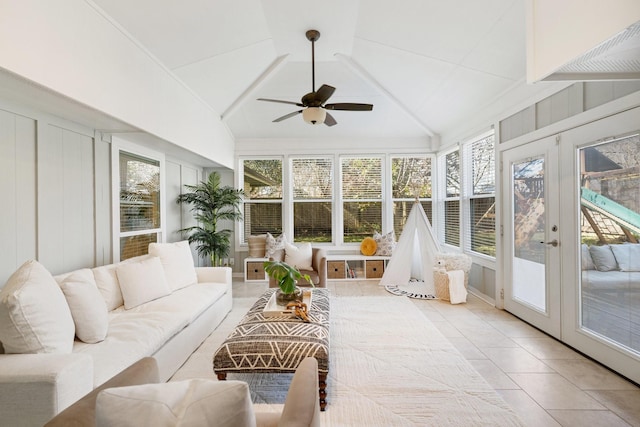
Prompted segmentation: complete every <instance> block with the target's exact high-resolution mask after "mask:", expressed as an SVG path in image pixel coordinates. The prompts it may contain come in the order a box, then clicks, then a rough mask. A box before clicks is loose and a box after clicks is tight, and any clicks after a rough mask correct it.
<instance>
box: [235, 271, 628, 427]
mask: <svg viewBox="0 0 640 427" xmlns="http://www.w3.org/2000/svg"><path fill="white" fill-rule="evenodd" d="M328 287H329V288H330V289H331V291H332V293H333V294H334V295H341V296H358V295H389V294H388V293H387V292H386V291H385V290H384V288H383V287H380V286H379V285H378V284H377V283H376V282H371V281H362V282H339V281H330V282H329V284H328ZM233 288H234V289H233V292H234V298H250V297H257V296H259V295H261V294H262V292H263V291H264V290H265V289H266V284H264V283H256V282H254V283H244V282H242V281H237V282H234V284H233ZM412 301H413V302H414V304H416V306H417V307H418V308H419V309H420V310H421V311H422V312H423V313H424V315H425V316H426V317H427V318H428V319H429V320H431V322H433V323H434V324H435V325H436V326H437V327H438V329H439V330H440V331H441V332H442V334H443V335H444V336H446V337H447V338H449V340H450V341H451V343H453V345H454V346H456V348H458V350H460V352H461V353H462V354H463V355H464V356H465V357H466V358H467V360H469V362H470V363H471V364H472V365H473V366H474V367H475V369H476V370H477V371H478V372H479V373H480V374H481V375H482V376H483V377H484V378H485V379H486V380H487V382H488V383H489V384H490V385H491V386H493V388H494V389H495V390H496V391H497V392H498V393H499V394H500V395H501V396H502V397H503V398H504V400H505V401H506V402H507V403H508V404H509V405H511V407H512V408H513V409H514V410H515V411H516V412H517V413H518V414H519V415H520V417H521V419H522V420H523V421H524V422H525V424H526V425H528V426H535V427H542V426H585V425H589V426H592V427H595V426H607V427H612V426H638V427H640V387H637V386H636V385H634V384H633V383H631V382H629V381H627V380H625V379H624V378H622V377H620V376H618V375H616V374H615V373H612V372H611V371H609V370H608V369H606V368H604V367H602V366H601V365H599V364H598V363H595V362H593V361H592V360H590V359H588V358H586V357H584V356H582V355H581V354H579V353H577V352H575V351H573V350H571V349H570V348H569V347H567V346H565V345H564V344H562V343H560V342H558V341H556V340H554V339H553V338H550V337H548V336H547V335H545V334H544V333H542V332H540V331H538V330H537V329H535V328H533V327H531V326H530V325H528V324H526V323H524V322H522V321H520V320H519V319H517V318H516V317H514V316H512V315H511V314H509V313H507V312H505V311H502V310H497V309H495V308H494V307H493V306H491V305H489V304H487V303H486V302H484V301H482V300H481V299H479V298H476V297H474V296H472V295H470V296H469V298H468V302H467V304H462V305H450V304H448V303H446V302H442V301H423V300H412Z"/></svg>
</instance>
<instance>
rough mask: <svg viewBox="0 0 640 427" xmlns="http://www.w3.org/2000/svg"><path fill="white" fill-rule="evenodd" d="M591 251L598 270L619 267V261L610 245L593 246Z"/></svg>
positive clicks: (610, 269)
mask: <svg viewBox="0 0 640 427" xmlns="http://www.w3.org/2000/svg"><path fill="white" fill-rule="evenodd" d="M589 253H590V254H591V258H592V259H593V263H594V265H595V266H596V270H598V271H613V270H617V269H618V263H617V262H616V258H615V257H614V256H613V252H612V251H611V247H610V246H609V245H603V246H591V247H590V248H589Z"/></svg>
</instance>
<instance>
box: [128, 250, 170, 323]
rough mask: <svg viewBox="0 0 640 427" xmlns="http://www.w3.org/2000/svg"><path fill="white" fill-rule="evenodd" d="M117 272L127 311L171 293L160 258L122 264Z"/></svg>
mask: <svg viewBox="0 0 640 427" xmlns="http://www.w3.org/2000/svg"><path fill="white" fill-rule="evenodd" d="M116 272H117V274H118V281H119V282H120V289H121V290H122V297H123V299H124V308H125V309H127V310H129V309H131V308H133V307H137V306H139V305H140V304H144V303H145V302H149V301H153V300H154V299H157V298H160V297H163V296H165V295H169V294H170V293H171V291H170V290H169V285H168V284H167V279H166V278H165V275H164V269H163V267H162V263H161V262H160V258H158V257H150V258H147V259H142V260H140V261H137V262H130V263H126V264H120V265H118V267H117V268H116Z"/></svg>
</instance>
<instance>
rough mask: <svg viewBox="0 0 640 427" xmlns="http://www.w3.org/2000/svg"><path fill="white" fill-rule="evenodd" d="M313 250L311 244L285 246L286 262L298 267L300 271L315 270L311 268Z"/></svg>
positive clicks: (287, 244) (286, 244)
mask: <svg viewBox="0 0 640 427" xmlns="http://www.w3.org/2000/svg"><path fill="white" fill-rule="evenodd" d="M312 259H313V249H311V243H298V245H297V246H296V245H292V244H290V243H285V244H284V262H286V263H287V264H289V265H291V266H294V267H296V268H297V269H298V270H313V267H312V266H311V263H312Z"/></svg>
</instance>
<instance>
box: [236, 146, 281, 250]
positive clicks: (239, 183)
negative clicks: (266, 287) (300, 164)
mask: <svg viewBox="0 0 640 427" xmlns="http://www.w3.org/2000/svg"><path fill="white" fill-rule="evenodd" d="M247 160H279V161H280V164H281V168H282V183H281V185H282V198H281V199H279V200H276V199H272V200H269V199H246V198H244V197H243V198H242V213H243V215H244V212H245V207H244V205H245V204H246V203H265V204H267V203H280V205H281V206H282V209H281V212H282V213H281V218H280V221H281V223H282V232H283V233H285V235H286V236H287V240H289V238H290V237H289V236H290V234H289V230H288V228H287V224H288V223H289V221H288V220H287V218H288V217H289V215H288V213H287V209H288V208H287V204H289V203H290V202H289V200H288V198H287V197H288V194H289V191H288V188H289V181H290V180H289V178H288V176H287V173H288V166H287V164H288V162H287V159H286V157H285V156H241V157H239V158H238V173H237V174H236V188H239V189H244V162H245V161H247ZM236 230H238V232H236V233H235V234H236V247H238V248H240V247H244V248H248V247H249V244H248V243H247V236H245V230H244V219H243V222H238V223H237V224H236ZM276 237H277V236H276Z"/></svg>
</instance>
